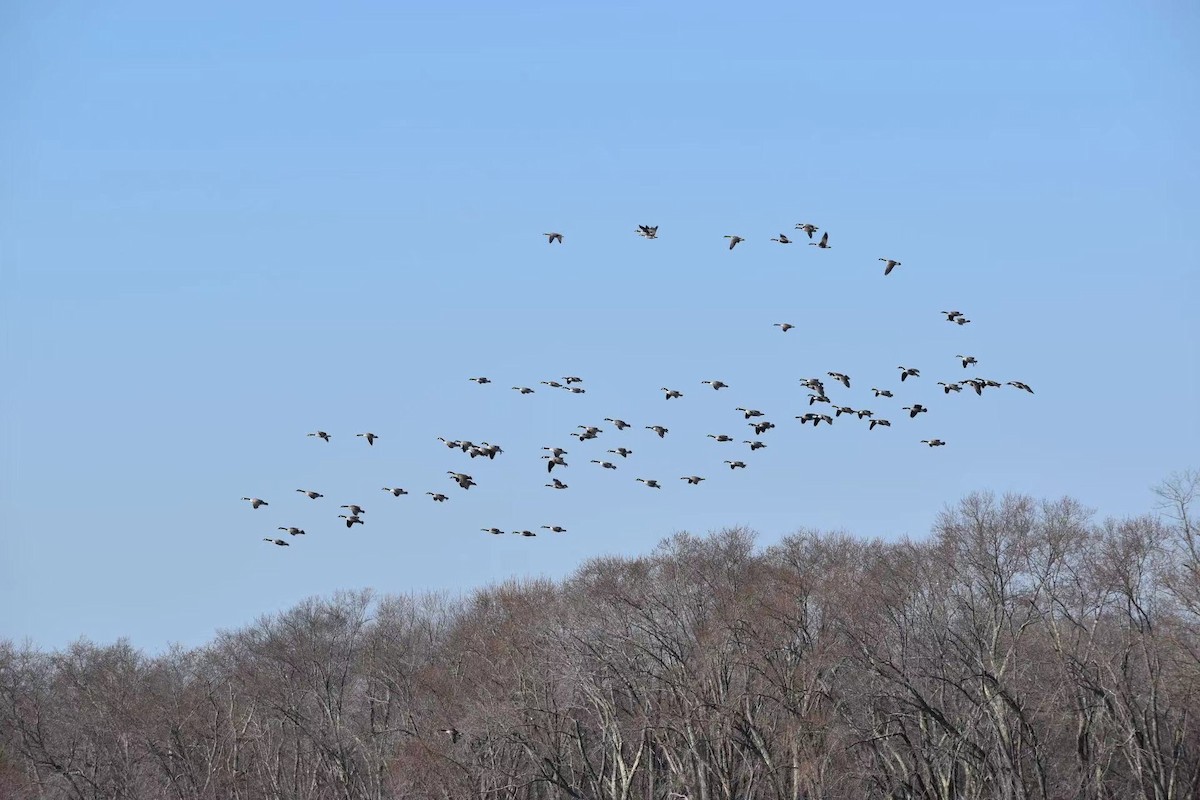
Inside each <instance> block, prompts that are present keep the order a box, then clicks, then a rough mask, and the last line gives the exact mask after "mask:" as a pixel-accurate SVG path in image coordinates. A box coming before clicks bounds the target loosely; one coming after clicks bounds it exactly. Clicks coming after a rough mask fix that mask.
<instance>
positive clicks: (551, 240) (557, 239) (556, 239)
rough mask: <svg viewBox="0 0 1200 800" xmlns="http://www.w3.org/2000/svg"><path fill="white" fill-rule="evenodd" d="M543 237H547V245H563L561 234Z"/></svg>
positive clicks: (549, 234) (548, 234)
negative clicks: (556, 243)
mask: <svg viewBox="0 0 1200 800" xmlns="http://www.w3.org/2000/svg"><path fill="white" fill-rule="evenodd" d="M542 236H545V237H546V244H554V243H555V242H558V243H559V244H562V234H561V233H543V234H542Z"/></svg>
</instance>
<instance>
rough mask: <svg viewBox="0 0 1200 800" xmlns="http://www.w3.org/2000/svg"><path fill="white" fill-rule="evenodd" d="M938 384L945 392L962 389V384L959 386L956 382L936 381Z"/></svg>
mask: <svg viewBox="0 0 1200 800" xmlns="http://www.w3.org/2000/svg"><path fill="white" fill-rule="evenodd" d="M938 386H941V387H942V390H943V391H945V393H946V394H950V393H951V392H961V391H962V386H959V385H958V384H957V383H945V382H943V381H938Z"/></svg>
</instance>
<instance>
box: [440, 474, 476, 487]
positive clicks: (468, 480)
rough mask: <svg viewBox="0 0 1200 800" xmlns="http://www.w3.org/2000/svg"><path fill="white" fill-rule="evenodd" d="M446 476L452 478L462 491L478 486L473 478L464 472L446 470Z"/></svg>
mask: <svg viewBox="0 0 1200 800" xmlns="http://www.w3.org/2000/svg"><path fill="white" fill-rule="evenodd" d="M446 474H447V475H449V476H450V477H451V478H453V479H454V481H455V482H456V483H457V484H458V485H459V486H461V487H462V488H464V489H470V488H471V487H472V486H478V485H479V484H478V483H476V482H475V479H474V478H472V477H471V476H470V475H468V474H467V473H465V472H455V471H454V470H449V469H448V470H446Z"/></svg>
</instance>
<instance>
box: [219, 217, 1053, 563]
mask: <svg viewBox="0 0 1200 800" xmlns="http://www.w3.org/2000/svg"><path fill="white" fill-rule="evenodd" d="M795 229H796V230H799V231H801V232H803V233H804V234H805V235H807V237H808V238H809V239H810V240H812V239H813V237H814V234H815V233H816V232H817V231H819V230H820V228H818V227H817V226H816V225H813V224H811V223H807V222H802V223H798V224H797V225H796V226H795ZM634 232H635V233H636V234H637V235H638V236H641V237H643V238H645V239H657V238H658V226H657V225H638V226H637V228H636V229H635V231H634ZM543 236H545V237H546V241H547V243H548V244H562V243H563V234H561V233H558V232H550V233H544V234H543ZM724 238H726V239H728V240H729V249H730V250H733V249H734V248H735V247H737V245H739V244H741V243H742V242H744V241H746V239H745V238H743V237H742V236H738V235H735V234H727V235H726V236H725V237H724ZM771 241H772V242H777V243H779V244H785V245H786V244H792V243H793V240H792V239H791V238H789V237H788V236H787V235H786V234H783V233H780V234H779V236H777V237H773V238H772V239H771ZM809 244H810V245H811V246H813V247H817V248H819V249H822V250H828V249H831V248H830V244H829V232H828V231H825V232H824V233H822V235H821V238H820V239H819V240H816V241H810V242H809ZM878 260H879V261H881V262H883V263H884V269H883V274H884V275H885V276H887V275H890V274H891V273H892V271H893V270H894V269H895V268H896V267H898V266H901V262H899V261H897V260H895V259H891V258H880V259H878ZM941 313H942V314H943V315H944V316H945V319H946V321H947V322H949V323H951V324H954V325H957V326H963V325H968V324H970V322H971V320H970V319H968V318H967V317H966V315H965V314H963V312H961V311H942V312H941ZM774 327H776V328H779V329H780V331H782V332H783V333H787V332H788V331H790V330H792V329H793V328H795V327H796V326H795V325H793V324H792V323H790V322H776V323H774ZM955 359H956V360H957V361H958V362H960V363H961V364H962V368H963V369H968V368H970V367H972V366H976V365H977V364H978V363H979V361H978V359H977V358H975V357H974V356H972V355H964V354H958V355H956V356H955ZM897 369H898V370H899V378H900V382H901V383H904V382H906V381H907V380H908V379H909V378H912V379H914V380H917V379H920V378H921V371H920V369H917V368H916V367H910V366H905V365H900V366H898V367H897ZM825 377H828V378H830V379H831V380H832V382H833V383H835V384H840V385H841V386H842V387H844V388H845V389H849V388H850V383H851V378H850V376H849V375H847V374H845V373H842V372H833V371H830V372H827V373H825ZM469 380H470V381H472V382H474V383H476V384H478V385H480V386H485V385H488V384H492V383H493V381H492V380H491V379H490V378H488V377H486V376H482V375H480V376H476V377H472V378H469ZM582 383H583V378H581V377H579V376H577V375H567V376H562V378H561V381H560V380H544V381H541V382H540V385H544V386H547V387H549V388H551V389H559V390H562V391H564V392H567V393H571V394H584V393H586V391H587V390H586V389H585V388H584V387H583V386H581V385H580V384H582ZM700 384H701V385H702V386H707V387H709V388H710V389H712V390H714V391H718V392H719V391H720V390H722V389H727V388H729V384H727V383H725V382H724V381H722V380H716V379H710V380H704V381H701V382H700ZM800 384H801V385H802V386H803V387H804V388H806V389H807V390H808V392H809V393H808V405H809V407H810V408H814V409H815V408H817V407H820V408H822V409H828V411H829V412H831V413H823V412H822V411H818V410H812V411H808V412H806V413H804V414H798V415H795V419H796V420H798V421H799V422H800V424H801V425H804V424H805V423H811V424H812V426H813V427H814V428H816V427H818V426H820V425H821V424H822V423H824V424H825V425H827V426H832V425H833V424H834V420H836V419H839V418H841V417H843V416H844V417H846V418H847V419H855V420H857V421H858V422H860V423H865V424H866V425H867V426H868V430H875V428H877V427H885V428H890V427H891V426H892V423H891V421H890V420H888V419H886V418H883V417H881V416H876V413H875V412H874V411H873V410H871V409H866V408H858V409H856V408H853V407H851V406H846V405H839V404H838V403H837V402H835V401H834V400H833V399H832V398H831V397H830V396H829V395H828V394H827V393H826V386H825V382H824V379H823V378H821V377H807V378H801V379H800ZM937 385H938V386H940V387H941V388H942V391H943V392H944V393H945V394H947V395H949V394H950V393H951V392H954V393H959V392H961V391H963V388H964V387H969V388H970V389H971V390H973V391H974V392H975V394H977V395H982V394H983V392H984V390H985V389H998V388H1001V387H1003V386H1011V387H1013V388H1015V389H1017V390H1020V391H1024V392H1027V393H1029V394H1033V393H1034V392H1033V389H1032V388H1030V386H1029V385H1028V384H1026V383H1024V382H1022V381H1016V380H1012V381H1007V382H1005V383H1001V382H999V381H995V380H992V379H990V378H982V377H972V378H965V379H960V380H957V381H938V382H937ZM512 390H513V391H516V392H518V393H519V394H522V395H530V394H534V393H535V392H536V390H535V389H534V388H533V387H530V386H519V385H518V386H513V387H512ZM659 391H661V392H662V393H663V395H664V397H665V399H666V400H668V401H671V400H680V399H683V397H684V392H682V391H680V390H679V389H674V388H670V387H667V386H663V387H660V389H659ZM871 391H872V393H873V395H874V397H875V398H877V399H891V398H893V396H894V395H893V393H892V391H891V390H889V389H880V388H877V387H872V388H871ZM734 410H735V411H737V412H740V413H741V414H742V416H743V419H744V421H745V422H746V424H747V426H748V427H750V428H751V430H753V432H754V436H756V437H757V436H763V435H764V434H766V433H767V432H768V431H770V430H772V429H773V428H775V424H774V423H773V422H770V421H768V420H766V419H764V417H765V414H764V413H763V412H762V411H760V410H758V409H753V408H745V407H742V406H738V407H737V408H735V409H734ZM901 410H903V411H906V412H908V417H909V419H915V418H916V417H917V416H918V415H919V414H924V413H928V411H929V409H928V408H926V407H925V406H923V405H922V404H920V403H913V404H912V405H911V406H902V407H901ZM604 421H605V422H607V423H609V424H610V425H611V426H612V427H613V428H614V429H616V430H617V431H624V430H626V429H628V428H631V427H633V426H632V425H631V424H630V423H628V422H626V421H625V420H623V419H619V418H616V417H605V418H604ZM577 427H578V430H576V431H574V432H572V433H570V434H569V435H570V436H572V437H573V438H576V439H578V440H579V442H580V443H581V444H582V443H583V442H587V441H590V440H593V439H597V438H599V436H600V435H601V434H602V433H604V429H603V428H601V427H600V426H597V425H579V426H577ZM643 427H644V429H645V430H648V431H650V432H651V433H653V434H654V435H655V436H657V437H658V438H659V439H665V438H666V436H667V434H668V433H669V432H670V429H669V428H667V427H665V426H663V425H657V424H655V425H645V426H643ZM307 435H308V436H310V437H313V438H316V439H320V440H321V441H323V442H325V443H327V444H328V443H330V442H331V441H332V439H333V435H332V434H330V433H328V432H326V431H323V430H317V431H313V432H311V433H308V434H307ZM355 437H356V438H361V439H363V440H365V441H366V443H367V445H368V446H371V447H373V446H374V445H375V442H376V441H377V440H378V439H380V438H381V437H380V436H379V435H378V434H376V433H373V432H370V431H365V432H362V433H356V434H355ZM707 437H708V438H711V439H713V440H714V441H716V442H719V443H737V442H739V441H740V443H741V444H743V445H747V446H748V450H749V452H750V453H754V452H755V451H757V450H761V449H763V448H765V447H766V446H767V444H766V443H765V442H763V441H761V440H759V439H756V438H755V439H742V440H738V439H736V438H735V437H733V436H730V435H728V434H724V433H720V434H718V433H710V434H707ZM438 441H439V442H441V443H442V444H443V445H445V446H446V447H447V448H449V449H451V450H455V451H461V452H462V453H465V454H467V455H468V456H469V457H470V458H471V459H472V460H474V459H477V458H485V459H487V460H489V461H494V460H495V459H496V456H498V455H501V454H503V453H504V449H503V448H502V447H500V445H498V444H493V443H490V442H486V441H481V442H472V441H468V440H462V439H446V438H444V437H441V436H439V437H438ZM920 443H921V444H924V445H926V446H928V447H931V448H932V447H944V446H945V445H946V442H945V441H944V440H943V439H940V438H933V439H921V440H920ZM542 450H543V451H545V452H544V453H543V454H542V459H543V460H545V462H546V472H547V474H548V476H549V481H550V482H549V483H546V484H545V486H546V487H547V488H549V489H553V490H565V489H568V488H570V487H569V485H568V484H567V483H566V482H564V481H563V480H562V479H561V478H559V477H557V476H555V475H553V474H552V473H553V472H554V469H555V467H558V468H560V469H565V468H567V467H568V466H569V463H568V462H567V460H566V456H567V455H568V454H569V453H568V451H567V450H566V449H565V448H562V447H558V446H545V447H543V448H542ZM606 454H612V455H613V456H615V457H616V458H617V459H620V461H621V462H622V463H623V462H625V461H626V460H627V459H628V458H629V457H630V456H631V455H633V454H634V451H633V450H632V449H630V448H628V447H625V446H620V447H615V448H612V449H609V450H607V451H606ZM590 463H592V464H596V465H598V466H599V467H600V468H601V469H604V470H616V469H618V463H617V462H616V461H613V460H608V459H606V458H604V457H601V458H592V459H590ZM724 464H725V465H726V466H728V467H729V469H730V470H738V469H746V468H747V464H746V462H745V461H742V460H740V459H726V460H725V461H724ZM446 473H447V475H448V477H449V478H450V480H452V481H453V482H454V483H455V484H456V485H457V486H458V488H459V489H460V490H462V491H468V490H470V488H471V487H472V486H478V485H479V484H478V483H477V482H476V481H475V478H474V477H473V476H472V475H470V474H468V473H465V472H457V471H455V470H446ZM679 480H681V481H684V482H685V483H686V484H687V485H689V486H699V485H700V483H701V482H703V481H705V480H707V479H706V478H705V477H704V476H702V475H683V476H680V477H679ZM636 481H637V482H638V483H641V484H643V485H644V486H646V487H647V488H649V489H662V488H663V484H662V483H661V482H660V480H659V479H657V478H646V477H638V478H636ZM382 490H383V491H385V492H388V493H389V494H391V495H392V496H393V497H402V496H404V495H407V494H409V492H408V490H407V489H404V488H402V487H399V486H390V487H389V486H384V487H382ZM296 491H297V492H298V493H300V494H303V495H304V496H305V497H307V498H308V499H309V500H321V499H323V498H324V497H325V496H324V495H323V494H321V493H320V492H317V491H315V490H312V489H296ZM425 494H426V495H427V496H428V497H430V498H431V499H432V500H433V502H436V503H445V502H447V501H449V500H450V495H449V494H446V493H444V492H440V491H426V492H425ZM242 500H244V501H246V502H248V503H249V504H250V507H251V508H252V509H259V508H262V507H264V506H269V505H270V504H269V503H268V502H267V501H266V500H263V499H261V498H258V497H243V498H242ZM339 509H344V510H345V512H346V513H344V514H338V515H337V518H338V519H340V520H342V521H343V522H344V524H345V526H346V527H347V528H353V527H354V526H355V525H364V524H365V521H364V519H363V515H364V514H366V509H365V508H364V507H363V506H361V505H359V504H357V503H345V504H342V505H340V506H339ZM276 530H280V531H283V532H284V533H285V534H287V535H288V536H289V537H292V538H294V537H296V536H303V535H305V531H304V529H303V528H299V527H295V526H283V525H281V526H278V527H277V528H276ZM480 530H481V531H483V532H485V533H489V534H492V535H494V536H500V535H504V534H505V533H509V534H513V535H517V536H522V537H534V536H537V535H538V534H537V532H536V531H534V530H530V529H527V528H521V529H517V530H511V531H507V532H506V531H505V530H503V529H501V528H497V527H483V528H480ZM538 530H546V531H549V532H551V533H566V532H567V529H566V528H564V527H563V526H561V525H557V524H555V525H542V526H540V528H538ZM263 541H265V542H269V543H271V544H273V545H276V546H279V547H288V546H290V543H289V541H288V540H287V539H284V538H281V537H278V536H268V537H264V538H263Z"/></svg>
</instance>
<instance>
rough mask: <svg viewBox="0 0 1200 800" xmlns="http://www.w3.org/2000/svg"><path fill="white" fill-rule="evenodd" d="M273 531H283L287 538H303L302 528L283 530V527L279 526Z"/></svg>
mask: <svg viewBox="0 0 1200 800" xmlns="http://www.w3.org/2000/svg"><path fill="white" fill-rule="evenodd" d="M275 530H277V531H283V532H285V533H286V534H288V535H289V536H303V535H304V529H303V528H285V527H283V526H280V527H278V528H276V529H275Z"/></svg>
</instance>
